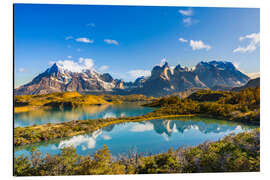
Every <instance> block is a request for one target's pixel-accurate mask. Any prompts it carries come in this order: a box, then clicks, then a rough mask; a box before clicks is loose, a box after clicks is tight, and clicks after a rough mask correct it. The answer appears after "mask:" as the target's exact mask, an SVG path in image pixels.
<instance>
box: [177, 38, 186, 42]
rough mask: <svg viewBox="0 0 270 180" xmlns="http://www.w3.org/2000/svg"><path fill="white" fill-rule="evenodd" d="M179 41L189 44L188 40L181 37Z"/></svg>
mask: <svg viewBox="0 0 270 180" xmlns="http://www.w3.org/2000/svg"><path fill="white" fill-rule="evenodd" d="M178 40H179V41H180V42H183V43H186V42H188V40H186V39H184V38H181V37H180V38H179V39H178Z"/></svg>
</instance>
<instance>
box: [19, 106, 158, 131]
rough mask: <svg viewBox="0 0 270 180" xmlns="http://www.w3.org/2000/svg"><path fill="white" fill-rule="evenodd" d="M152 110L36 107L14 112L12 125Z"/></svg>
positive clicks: (137, 113) (134, 107) (96, 117)
mask: <svg viewBox="0 0 270 180" xmlns="http://www.w3.org/2000/svg"><path fill="white" fill-rule="evenodd" d="M153 110H154V108H149V107H143V106H138V105H136V104H119V105H93V106H82V107H78V108H73V109H65V110H59V109H58V110H56V109H51V110H45V109H37V110H35V111H29V112H23V113H16V114H14V126H15V127H19V126H20V127H25V126H31V125H34V124H38V125H40V124H47V123H62V122H67V121H72V120H86V119H98V118H110V117H129V116H140V115H144V114H146V113H148V112H151V111H153Z"/></svg>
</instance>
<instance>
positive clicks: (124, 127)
mask: <svg viewBox="0 0 270 180" xmlns="http://www.w3.org/2000/svg"><path fill="white" fill-rule="evenodd" d="M252 128H254V126H247V125H243V124H241V123H236V122H229V121H222V120H215V119H209V118H200V117H183V118H177V119H158V120H151V121H144V122H130V123H122V124H116V125H111V126H108V127H105V128H103V129H100V130H98V131H95V132H94V133H92V134H86V135H78V136H74V137H71V138H66V139H62V140H54V141H49V142H46V143H38V144H34V145H28V146H21V147H17V148H15V155H16V156H18V155H21V154H25V155H26V156H28V155H30V150H31V148H33V147H37V148H38V149H39V150H40V151H41V152H42V154H45V153H49V154H58V153H60V151H61V148H63V147H68V146H72V147H74V148H76V151H77V153H78V154H80V155H88V154H91V155H92V154H93V153H94V152H95V151H96V150H97V149H100V148H102V147H103V145H104V144H106V145H107V146H108V147H109V149H110V151H111V153H112V155H114V156H117V155H119V154H127V153H128V151H129V150H134V149H136V152H139V153H140V152H142V153H146V154H147V153H152V154H156V153H160V152H166V151H168V149H169V148H170V147H172V148H173V149H177V148H179V147H187V146H195V145H198V144H201V143H203V142H205V141H217V140H219V139H220V138H222V137H224V136H226V135H229V134H230V133H239V132H243V131H248V130H250V129H252Z"/></svg>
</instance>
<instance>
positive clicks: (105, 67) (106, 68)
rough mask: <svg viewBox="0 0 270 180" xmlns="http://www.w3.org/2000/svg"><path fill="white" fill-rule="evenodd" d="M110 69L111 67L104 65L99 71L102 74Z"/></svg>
mask: <svg viewBox="0 0 270 180" xmlns="http://www.w3.org/2000/svg"><path fill="white" fill-rule="evenodd" d="M108 69H109V66H106V65H103V66H101V67H100V68H99V70H100V71H101V72H104V71H106V70H108Z"/></svg>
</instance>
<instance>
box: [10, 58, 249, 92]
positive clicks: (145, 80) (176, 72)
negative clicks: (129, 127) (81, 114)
mask: <svg viewBox="0 0 270 180" xmlns="http://www.w3.org/2000/svg"><path fill="white" fill-rule="evenodd" d="M249 80H250V78H249V77H248V76H247V75H245V74H243V73H242V72H241V71H240V70H238V69H237V68H236V67H235V66H234V65H233V64H232V63H231V62H227V61H210V62H204V61H201V62H199V63H198V64H197V65H196V66H195V67H194V68H192V69H190V68H187V67H182V66H181V65H177V66H175V67H174V68H171V67H170V66H169V65H168V62H164V64H163V65H158V66H155V67H153V69H152V71H151V75H150V76H148V77H139V78H137V79H136V80H135V81H134V82H124V81H122V80H119V79H114V78H113V77H112V76H111V75H110V74H109V73H103V74H102V73H98V72H96V71H95V70H94V69H80V71H76V72H74V71H71V70H70V69H67V68H65V67H63V66H61V65H59V64H57V63H55V64H53V65H52V66H51V67H50V68H48V69H47V70H46V71H44V72H43V73H41V74H39V75H38V76H36V77H35V78H34V79H33V80H32V81H31V82H29V83H27V84H25V85H23V86H20V87H19V88H16V89H15V90H14V94H15V95H25V94H29V95H32V94H48V93H53V92H69V91H77V92H80V93H95V94H98V93H113V94H118V93H121V94H144V95H147V96H156V97H157V96H164V95H170V94H172V93H178V92H184V91H186V90H188V89H191V88H199V89H215V88H217V87H226V88H229V89H231V88H232V87H240V86H243V85H245V84H246V83H247V82H248V81H249Z"/></svg>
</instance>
